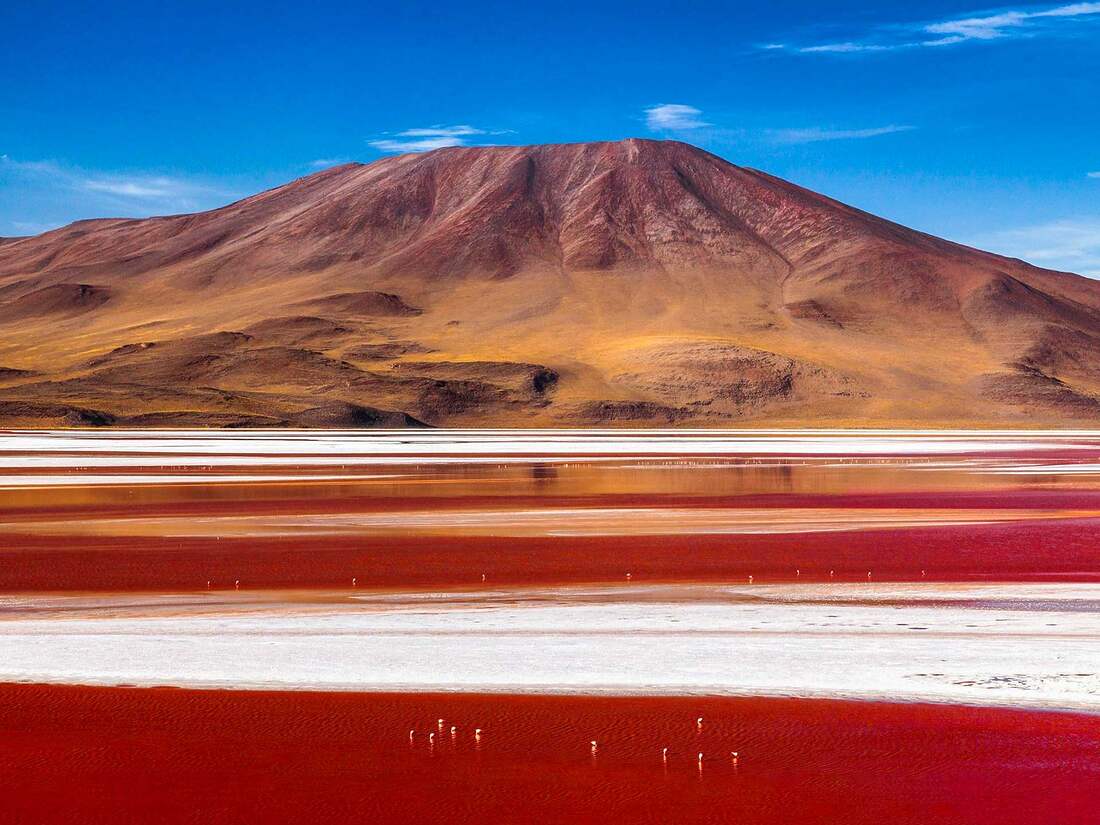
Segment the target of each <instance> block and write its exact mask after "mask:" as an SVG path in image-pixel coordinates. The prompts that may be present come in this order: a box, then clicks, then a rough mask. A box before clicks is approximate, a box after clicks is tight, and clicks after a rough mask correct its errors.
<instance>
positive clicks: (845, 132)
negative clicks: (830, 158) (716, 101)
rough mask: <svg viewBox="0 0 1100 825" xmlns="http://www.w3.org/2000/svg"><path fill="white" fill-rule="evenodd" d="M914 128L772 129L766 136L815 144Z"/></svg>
mask: <svg viewBox="0 0 1100 825" xmlns="http://www.w3.org/2000/svg"><path fill="white" fill-rule="evenodd" d="M915 128H916V127H915V126H895V125H892V124H891V125H890V126H875V127H873V128H870V129H820V128H817V127H811V128H808V129H772V130H771V131H770V132H769V133H768V134H769V135H770V136H771V138H772V140H775V141H776V142H778V143H817V142H818V141H823V140H859V139H861V138H873V137H879V136H880V135H892V134H895V133H897V132H910V131H912V130H913V129H915Z"/></svg>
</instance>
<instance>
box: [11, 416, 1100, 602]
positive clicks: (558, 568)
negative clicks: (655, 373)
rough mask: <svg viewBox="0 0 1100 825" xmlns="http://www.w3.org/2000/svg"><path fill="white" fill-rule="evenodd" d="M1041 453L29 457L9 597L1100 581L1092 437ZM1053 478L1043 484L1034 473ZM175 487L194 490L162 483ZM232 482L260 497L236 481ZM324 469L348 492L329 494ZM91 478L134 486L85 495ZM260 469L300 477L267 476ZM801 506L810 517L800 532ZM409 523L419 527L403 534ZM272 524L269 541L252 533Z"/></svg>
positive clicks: (17, 458)
mask: <svg viewBox="0 0 1100 825" xmlns="http://www.w3.org/2000/svg"><path fill="white" fill-rule="evenodd" d="M157 437H158V436H150V440H154V441H155V440H156V438H157ZM165 437H166V438H167V437H168V436H165ZM563 438H564V439H565V440H569V438H570V436H563ZM932 440H934V439H932ZM1033 440H1034V441H1035V444H1036V447H1035V449H1034V450H1033V451H1028V450H1026V449H1023V448H1021V450H1020V451H1019V452H1018V454H1016V453H1013V454H1005V455H996V456H994V455H992V454H980V455H956V456H921V455H916V456H902V455H898V456H888V455H883V456H866V455H863V456H858V455H857V456H843V455H836V456H830V457H828V458H822V457H817V458H814V457H808V456H802V457H800V456H798V455H797V454H796V453H797V450H795V452H794V453H792V454H790V455H787V456H766V457H752V456H735V455H731V456H720V457H707V456H687V457H681V458H676V457H673V456H668V457H641V458H639V457H629V456H626V457H622V458H617V459H615V460H614V461H602V462H601V461H594V460H591V459H585V458H583V457H570V458H561V459H560V460H547V459H545V458H544V459H531V460H529V461H523V460H514V459H513V460H510V461H502V462H501V463H499V464H496V463H491V460H492V457H491V456H480V458H481V459H488V460H489V461H487V462H486V463H475V462H474V461H473V460H472V459H471V461H470V462H469V463H466V462H463V463H454V464H447V463H440V462H437V461H434V460H433V457H432V456H425V457H423V460H422V461H420V460H418V461H417V462H416V463H410V464H393V465H386V464H378V465H355V464H354V463H349V465H348V466H347V467H346V468H345V467H343V466H327V467H326V466H321V467H318V466H312V465H309V464H308V463H303V464H301V465H298V464H295V463H294V460H295V459H294V456H293V455H287V456H284V457H282V459H281V460H280V463H279V464H277V465H272V466H257V465H255V457H250V456H247V455H241V456H234V455H233V453H232V450H233V449H234V442H233V440H232V438H229V437H225V449H226V450H227V453H226V454H224V455H221V456H220V458H222V459H229V461H228V463H227V464H226V465H225V466H222V467H217V468H213V470H209V471H210V472H214V473H215V477H207V472H208V468H204V467H202V466H186V465H181V466H173V465H172V463H171V462H172V461H174V460H179V459H175V458H173V457H171V456H169V457H166V458H164V461H165V462H167V463H165V464H158V465H151V466H148V467H142V466H136V467H103V468H94V467H79V466H78V467H69V466H62V467H60V468H58V467H55V466H54V461H53V459H54V458H55V457H63V456H64V454H63V453H58V454H57V456H54V455H53V454H52V453H51V452H49V450H45V451H43V452H41V453H33V452H28V453H27V454H26V455H25V456H23V455H22V454H17V453H12V454H11V455H9V456H8V459H9V460H10V461H9V463H11V464H12V466H11V467H7V468H5V470H4V472H5V473H8V474H11V475H13V476H18V477H20V478H21V479H23V480H26V478H28V477H33V476H35V475H41V476H44V477H49V479H51V480H49V481H43V486H40V487H33V488H19V487H10V488H6V489H5V488H2V487H0V592H2V591H13V590H78V591H90V590H168V591H173V590H201V589H205V588H206V583H207V582H208V581H211V582H212V583H213V584H212V587H213V588H219V587H230V586H232V584H233V583H234V582H236V581H238V580H239V581H240V582H241V586H242V588H257V587H262V588H267V587H271V588H294V587H324V588H332V587H341V586H344V585H349V584H350V582H351V579H352V578H355V579H356V580H357V582H358V584H359V586H360V587H384V588H390V587H394V588H401V587H469V586H471V585H474V586H478V585H480V583H481V576H482V575H483V574H484V575H485V576H486V583H487V584H488V585H489V586H496V585H511V584H559V583H569V582H604V581H619V580H622V579H623V578H624V577H625V574H626V573H627V572H630V573H631V574H632V577H633V579H634V580H635V581H643V580H648V581H684V580H689V581H721V582H725V581H737V580H742V581H743V580H746V579H747V577H748V576H750V575H751V576H753V577H754V580H755V581H758V582H764V581H769V580H771V581H775V580H787V579H793V578H795V577H796V575H797V576H798V577H800V578H802V579H803V580H807V581H809V580H828V579H829V577H830V575H829V571H830V570H831V571H833V573H832V577H833V578H834V579H836V580H844V579H858V580H861V581H865V580H866V578H867V572H868V571H871V572H872V574H873V576H874V578H875V579H876V580H878V581H889V580H910V581H912V580H940V581H944V580H947V581H950V580H1018V581H1033V580H1040V581H1096V580H1100V553H1098V552H1097V550H1096V545H1095V538H1094V537H1095V536H1096V535H1097V532H1098V530H1100V472H1092V471H1091V470H1090V469H1089V468H1090V467H1091V466H1093V465H1094V464H1096V463H1097V462H1098V461H1100V446H1097V445H1095V444H1093V443H1092V442H1091V441H1088V442H1087V443H1085V442H1083V444H1084V448H1081V449H1076V450H1070V451H1065V450H1058V449H1056V450H1048V449H1044V448H1045V447H1049V446H1050V444H1047V443H1045V442H1044V440H1043V439H1042V438H1036V439H1033ZM1048 440H1049V439H1048ZM445 446H446V443H445V442H444V443H443V444H442V445H441V448H442V447H445ZM796 446H797V445H795V444H792V449H794V447H796ZM334 449H335V448H334ZM1063 453H1064V454H1063ZM90 455H91V456H92V457H93V458H94V454H90ZM102 456H106V457H109V456H110V454H109V453H103V454H102ZM59 460H60V459H59ZM67 460H68V461H69V462H71V461H72V459H71V457H70V458H69V459H67ZM88 460H89V461H90V460H91V458H89V459H88ZM282 460H285V461H286V463H285V464H283V463H281V461H282ZM349 461H350V459H349ZM21 462H25V466H23V464H21ZM61 464H64V461H61ZM1038 465H1042V467H1043V471H1042V472H1041V473H1038V474H1029V473H1023V472H1020V471H1021V470H1027V469H1029V468H1030V469H1034V468H1035V467H1036V466H1038ZM164 473H170V474H176V475H181V474H182V475H184V476H188V477H190V478H191V479H193V481H192V482H191V483H186V484H171V483H164V482H163V480H161V481H158V480H157V479H158V476H161V475H163V474H164ZM217 473H229V474H232V475H236V476H239V477H241V478H248V479H250V480H247V481H238V482H226V481H219V480H218V479H217V478H216V474H217ZM324 473H329V474H332V473H335V474H336V475H338V476H340V478H339V479H336V480H323V479H318V478H316V476H317V475H318V474H324ZM85 474H91V475H97V474H98V475H101V476H102V475H106V476H117V477H118V479H119V480H118V481H117V482H116V483H112V484H107V485H104V484H94V483H88V484H82V483H81V478H82V477H83V476H85ZM263 474H268V475H274V476H279V477H283V478H284V480H283V481H277V482H274V481H268V482H264V481H262V480H251V478H253V477H258V475H263ZM58 477H60V481H59V480H58ZM637 508H642V509H646V510H652V511H658V512H660V511H671V510H673V509H678V510H681V511H682V510H684V509H689V508H709V510H710V512H711V513H715V514H718V516H717V518H718V521H722V522H726V523H736V522H737V520H738V516H737V514H738V512H739V511H741V510H745V511H746V512H747V511H751V510H757V511H759V510H766V511H769V512H774V513H775V514H777V517H776V524H773V525H771V526H770V527H769V528H768V529H770V530H773V532H770V533H767V534H744V533H743V534H726V535H719V534H715V533H713V532H706V531H705V528H702V527H700V528H690V529H689V528H687V527H683V528H677V526H676V522H675V520H666V521H665V522H663V525H664V526H666V527H668V530H667V532H669V533H670V534H667V535H647V534H645V528H644V526H642V525H639V526H638V527H637V528H636V529H635V532H636V534H635V535H622V532H623V516H621V515H620V516H617V517H614V518H612V517H611V516H609V517H608V519H609V520H608V522H607V529H606V530H605V531H604V534H601V527H600V525H599V523H598V520H599V519H600V518H601V516H599V515H598V514H599V513H600V512H607V513H615V512H618V513H621V512H623V511H624V509H625V512H627V513H629V512H630V511H631V510H634V509H637ZM800 508H802V509H817V510H821V511H823V512H824V511H827V512H828V513H829V514H830V516H829V518H830V519H832V526H836V524H837V523H840V524H843V523H844V515H845V514H846V513H849V512H850V513H852V515H853V518H854V519H855V518H858V517H859V515H860V513H861V511H865V510H875V511H876V512H878V513H879V514H886V515H887V516H891V515H896V516H897V519H898V520H904V519H905V518H907V517H912V514H913V513H914V512H915V511H923V512H924V514H925V515H926V516H927V517H928V518H929V519H931V523H930V524H925V525H923V526H919V527H897V528H891V529H885V528H878V529H873V530H851V531H847V532H824V531H823V532H795V526H794V522H795V521H798V520H799V518H800V517H798V516H797V511H798V510H799V509H800ZM548 509H561V510H569V511H574V512H576V511H579V512H583V511H586V510H587V511H589V512H591V513H595V514H597V515H595V516H593V517H592V518H594V519H596V522H597V523H596V526H595V527H592V525H591V523H590V524H589V525H588V526H587V527H586V532H590V533H594V534H591V535H584V536H576V535H561V534H560V532H561V531H558V532H557V533H555V531H554V529H553V527H554V525H553V524H551V525H549V526H540V527H538V528H531V527H529V526H527V527H523V526H518V527H517V526H515V525H523V524H524V523H525V522H524V519H523V517H524V516H525V515H526V514H531V513H537V512H539V511H540V510H548ZM962 510H969V511H971V512H970V513H969V514H968V513H959V512H957V511H962ZM441 511H442V512H446V513H454V514H455V521H456V524H458V523H459V522H461V521H463V520H464V516H469V517H470V519H472V520H474V521H476V518H477V516H478V514H479V513H486V512H493V513H495V514H496V517H497V518H498V519H499V518H500V514H501V513H513V514H515V516H516V518H515V525H510V524H509V523H508V521H507V519H505V520H504V521H498V522H495V523H498V524H501V525H505V526H503V527H501V528H499V530H500V533H502V534H501V535H479V536H474V535H458V534H450V533H448V532H447V530H448V528H447V526H446V525H445V524H444V525H443V526H442V527H440V526H439V525H436V527H435V528H434V533H432V532H431V531H429V530H427V529H424V528H418V527H416V522H415V517H416V516H417V515H419V514H425V513H427V514H431V513H438V512H441ZM785 511H794V512H796V516H795V517H793V518H792V523H791V525H790V526H789V527H786V528H785V527H784V518H785V516H784V513H785ZM1025 511H1026V512H1025ZM371 513H382V514H386V515H387V516H389V517H392V524H391V525H390V526H389V527H387V528H384V529H378V528H370V527H367V526H363V527H347V526H345V527H343V528H341V529H342V531H343V532H340V533H338V534H328V535H321V534H318V532H317V531H316V530H313V529H312V525H318V524H320V525H323V524H324V520H325V517H326V516H333V517H337V519H336V520H337V521H338V520H339V517H346V519H345V523H352V522H354V520H355V517H356V516H361V515H364V514H371ZM983 513H986V514H988V513H992V514H994V515H996V516H997V517H1007V518H1012V519H1013V520H1012V521H1010V522H1005V523H988V524H970V525H958V524H954V525H953V524H949V523H947V522H950V521H959V520H968V519H969V520H971V521H973V520H980V519H981V517H982V515H983ZM404 514H409V519H410V521H409V523H408V526H403V525H402V523H401V518H403V517H404ZM1067 515H1069V516H1071V517H1070V518H1067V517H1066V516H1067ZM616 518H617V521H616ZM746 518H749V516H746ZM590 521H591V519H590ZM810 521H811V522H812V521H813V519H812V517H811V518H810ZM937 522H943V523H937ZM646 523H652V522H646ZM801 523H802V525H803V526H805V523H806V518H801ZM258 524H259V525H266V528H265V529H264V530H261V531H257V530H254V529H252V526H254V525H258ZM612 524H614V525H616V526H614V527H613V528H612V526H611V525H612ZM273 525H274V526H273ZM506 528H508V529H506ZM494 529H496V528H494ZM696 529H698V530H699V532H692V530H696ZM784 529H788V530H789V532H782V531H783V530H784ZM250 531H251V532H256V533H258V534H257V535H250ZM483 532H484V531H483ZM574 532H575V531H574ZM503 533H509V534H510V535H503ZM796 571H799V572H798V573H797V574H796Z"/></svg>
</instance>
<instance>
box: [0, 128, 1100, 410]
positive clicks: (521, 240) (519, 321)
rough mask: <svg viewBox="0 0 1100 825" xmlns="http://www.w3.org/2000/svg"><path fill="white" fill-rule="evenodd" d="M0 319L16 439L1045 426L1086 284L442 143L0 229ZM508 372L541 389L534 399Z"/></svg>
mask: <svg viewBox="0 0 1100 825" xmlns="http://www.w3.org/2000/svg"><path fill="white" fill-rule="evenodd" d="M302 318H312V319H314V320H313V321H308V320H306V321H303V320H302ZM0 328H2V329H3V330H4V333H5V334H4V336H3V339H4V340H3V342H0V367H3V368H5V369H6V370H9V371H14V372H8V373H5V372H3V371H0V376H3V375H10V376H12V377H11V378H9V379H3V378H2V377H0V423H4V422H5V421H8V422H11V423H12V424H13V425H27V424H35V423H49V422H50V421H53V420H56V416H54V418H52V419H51V418H49V417H41V416H40V417H36V416H34V415H26V414H24V413H25V410H26V409H27V405H28V404H31V405H34V404H37V405H47V406H48V405H54V406H53V407H50V409H56V408H57V407H58V406H60V407H65V406H66V405H69V406H71V407H73V409H80V410H92V411H93V412H95V413H96V414H99V415H101V416H102V417H104V418H110V419H111V420H113V421H121V422H125V421H127V420H133V419H134V417H135V416H145V418H144V419H142V420H149V418H148V417H149V416H150V415H151V414H154V413H156V414H158V415H162V416H168V415H170V416H171V417H172V418H173V420H177V421H178V420H191V421H194V422H195V423H196V424H202V423H204V421H207V420H209V421H211V422H213V421H214V420H215V419H214V418H211V416H214V415H215V414H216V415H217V416H221V417H222V418H221V419H218V420H224V419H225V416H236V417H238V418H236V419H234V420H239V422H240V423H241V424H242V425H247V424H249V423H260V422H251V420H250V419H249V418H248V416H251V415H255V414H257V413H256V411H255V410H254V409H252V408H253V407H257V405H258V406H265V405H266V409H267V412H266V413H265V414H264V415H265V418H266V419H268V420H267V421H266V423H268V424H270V423H272V422H275V423H293V421H294V420H297V419H300V418H301V413H302V412H303V411H305V410H309V409H314V408H316V407H317V406H318V403H317V402H318V398H319V397H320V398H321V399H322V400H323V401H325V402H326V403H329V404H331V405H333V406H331V407H330V408H328V410H329V412H328V413H326V415H324V416H313V417H311V418H310V417H307V420H312V421H321V422H335V423H333V424H331V425H332V426H338V425H339V418H340V416H339V414H338V413H339V412H340V411H341V410H345V411H346V410H349V409H351V407H350V406H340V405H352V406H355V407H357V408H360V407H361V408H370V409H377V410H381V411H383V412H386V411H388V412H389V413H393V414H394V415H404V416H408V418H409V420H413V421H416V422H417V423H419V422H426V423H429V424H435V425H443V426H446V425H475V426H476V425H516V426H536V425H546V426H559V425H561V426H568V425H585V424H601V423H610V424H615V425H645V424H653V423H673V424H681V423H683V424H692V425H701V426H721V425H727V424H731V423H738V424H740V423H745V422H761V423H769V424H772V423H777V422H781V423H785V424H802V423H806V424H810V423H813V424H824V423H837V424H847V425H863V424H865V425H882V424H891V425H898V424H905V423H912V424H920V425H941V424H944V425H945V424H973V425H978V424H1008V425H1012V424H1013V423H1027V422H1042V423H1045V424H1049V425H1058V424H1061V423H1065V422H1082V421H1085V422H1087V421H1092V420H1094V418H1096V417H1097V415H1098V412H1097V410H1098V409H1100V357H1097V356H1096V355H1095V353H1096V352H1100V282H1096V281H1091V280H1089V279H1086V278H1082V277H1081V276H1077V275H1073V274H1072V273H1059V272H1054V271H1050V270H1043V269H1040V268H1038V267H1034V266H1032V265H1030V264H1027V263H1026V262H1023V261H1019V260H1017V259H1012V258H1005V257H1002V256H998V255H994V254H992V253H987V252H983V251H981V250H977V249H973V248H971V247H967V246H964V245H961V244H957V243H954V242H951V241H946V240H943V239H940V238H937V237H935V236H932V235H929V234H926V233H921V232H917V231H915V230H911V229H908V228H906V227H904V226H902V225H900V224H896V223H893V222H891V221H888V220H885V219H883V218H878V217H876V216H874V215H871V214H870V213H867V212H863V211H861V210H859V209H856V208H854V207H851V206H848V205H846V204H843V203H841V202H839V201H836V200H833V199H831V198H828V197H826V196H824V195H820V194H818V193H815V192H812V191H810V190H807V189H804V188H803V187H799V186H797V185H795V184H792V183H789V182H787V181H784V180H782V179H780V178H777V177H775V176H773V175H770V174H768V173H766V172H762V171H759V170H755V169H749V168H745V167H739V166H735V165H733V164H730V163H728V162H727V161H725V160H723V159H721V158H719V157H717V156H716V155H712V154H710V153H708V152H705V151H703V150H701V149H697V148H695V147H692V146H690V145H688V144H684V143H679V142H675V141H651V140H643V139H629V140H626V141H619V142H598V143H573V144H546V145H535V146H521V147H451V148H446V149H440V150H436V151H434V152H429V153H424V154H413V155H398V156H391V157H387V158H383V159H381V160H379V161H376V162H374V163H370V164H359V163H350V164H343V165H340V166H336V167H331V168H329V169H325V170H322V171H320V172H317V173H315V174H313V175H309V176H306V177H304V178H299V179H297V180H295V181H291V182H290V183H287V184H284V185H282V186H280V187H276V188H274V189H271V190H268V191H266V192H261V193H258V194H256V195H253V196H250V197H248V198H244V199H241V200H239V201H237V202H235V203H232V204H228V205H226V206H223V207H220V208H218V209H214V210H210V211H208V212H201V213H193V214H184V215H172V216H163V217H156V218H147V219H126V218H105V219H94V220H90V221H79V222H76V223H74V224H70V225H69V226H67V227H63V228H60V229H57V230H52V231H51V232H47V233H44V234H42V235H39V236H32V237H28V238H21V239H7V240H6V241H5V242H4V243H3V244H0ZM249 329H252V330H253V332H252V333H250V336H251V337H250V340H251V341H252V342H253V343H248V342H245V343H244V344H241V343H240V342H239V341H238V343H237V344H234V345H233V346H228V345H227V343H226V341H225V340H222V339H219V338H216V337H214V338H212V337H210V336H213V335H215V334H216V333H224V332H234V333H241V334H244V332H243V331H245V330H249ZM257 330H258V332H257ZM143 344H145V345H150V346H146V347H145V348H144V349H133V348H134V347H140V346H141V345H143ZM127 348H130V349H127ZM116 350H117V351H119V352H115V351H116ZM112 353H115V354H114V355H112ZM139 356H140V357H139ZM96 358H99V359H102V358H108V359H115V361H117V362H118V363H115V364H113V366H111V368H110V369H109V370H108V368H107V367H105V366H102V365H101V366H99V367H89V366H88V364H89V363H90V362H91V361H93V360H95V359H96ZM162 358H164V359H168V360H164V361H162V360H161V359H162ZM432 362H439V363H444V362H445V363H447V364H449V365H450V366H448V367H446V368H443V367H437V368H434V369H433V368H430V366H426V365H430V364H431V363H432ZM158 363H159V366H158ZM410 364H412V365H413V366H409V365H410ZM456 364H458V365H462V364H465V365H467V366H466V367H461V366H459V367H456V366H454V365H456ZM165 365H168V366H165ZM211 365H214V366H213V367H212V366H211ZM416 365H419V366H416ZM492 365H496V366H492ZM527 368H537V369H538V370H544V371H546V372H547V373H552V374H553V375H554V376H556V377H555V378H554V380H553V381H549V382H547V381H545V380H543V381H540V382H539V387H538V388H536V387H535V386H534V385H533V384H531V382H530V381H528V380H527V379H525V378H523V376H526V375H527V374H528V373H527V372H526V371H525V370H526V369H527ZM173 370H176V371H175V372H173ZM21 371H22V372H21ZM23 372H26V373H33V377H27V376H26V375H24V374H23ZM198 376H205V379H207V383H206V384H203V385H202V388H200V387H199V386H198V385H197V384H196V381H198V380H199V378H198ZM124 378H125V379H126V380H125V381H124V380H123V379H124ZM211 381H212V382H213V383H210V382H211ZM208 390H209V391H213V392H220V393H223V394H225V395H224V397H223V400H222V401H221V402H219V403H218V404H216V405H214V406H212V405H213V404H214V401H213V397H212V396H210V395H207V394H204V393H206V392H207V391H208ZM242 393H243V394H244V395H242ZM250 399H251V400H250ZM257 399H262V401H259V400H257ZM5 405H7V406H5ZM5 409H7V410H9V412H8V413H5ZM11 410H15V412H14V413H12V412H10V411H11ZM20 411H23V412H20ZM333 411H335V412H333ZM269 413H270V414H269ZM350 415H351V414H350V413H349V416H350ZM394 415H390V416H389V417H386V416H385V415H382V414H379V415H377V416H372V415H366V414H362V413H357V414H355V416H352V417H351V418H349V421H353V424H354V425H359V424H361V423H362V422H365V421H372V420H386V421H393V420H404V419H400V418H395V417H394ZM85 417H86V416H85ZM63 418H64V416H62V419H63ZM355 422H359V423H358V424H356V423H355Z"/></svg>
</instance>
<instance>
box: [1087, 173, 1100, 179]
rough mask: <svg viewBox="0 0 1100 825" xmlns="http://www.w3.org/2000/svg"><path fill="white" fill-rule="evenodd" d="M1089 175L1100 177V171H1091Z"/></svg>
mask: <svg viewBox="0 0 1100 825" xmlns="http://www.w3.org/2000/svg"><path fill="white" fill-rule="evenodd" d="M1088 177H1090V178H1100V172H1089V174H1088Z"/></svg>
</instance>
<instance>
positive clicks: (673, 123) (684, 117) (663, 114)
mask: <svg viewBox="0 0 1100 825" xmlns="http://www.w3.org/2000/svg"><path fill="white" fill-rule="evenodd" d="M702 114H703V112H702V111H701V110H699V109H696V108H695V107H694V106H688V105H687V104H686V103H662V104H660V105H659V106H652V107H650V108H649V109H646V110H645V122H646V126H648V127H649V128H650V129H652V130H653V131H654V132H678V131H684V130H687V129H701V128H703V127H704V126H710V124H709V123H707V122H706V121H704V120H703V119H702V118H701V117H700V115H702Z"/></svg>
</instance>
